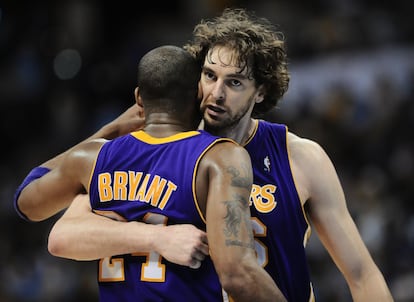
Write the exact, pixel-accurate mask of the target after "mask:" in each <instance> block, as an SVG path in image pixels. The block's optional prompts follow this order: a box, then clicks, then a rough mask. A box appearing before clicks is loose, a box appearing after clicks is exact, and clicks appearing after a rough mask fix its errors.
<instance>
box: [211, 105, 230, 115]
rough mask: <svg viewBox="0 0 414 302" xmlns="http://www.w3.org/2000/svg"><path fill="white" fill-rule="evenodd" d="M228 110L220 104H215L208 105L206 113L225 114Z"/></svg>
mask: <svg viewBox="0 0 414 302" xmlns="http://www.w3.org/2000/svg"><path fill="white" fill-rule="evenodd" d="M225 112H226V111H225V110H224V109H222V108H220V107H218V106H215V105H208V106H207V107H206V113H207V114H209V115H210V116H212V117H217V116H219V115H222V114H224V113H225Z"/></svg>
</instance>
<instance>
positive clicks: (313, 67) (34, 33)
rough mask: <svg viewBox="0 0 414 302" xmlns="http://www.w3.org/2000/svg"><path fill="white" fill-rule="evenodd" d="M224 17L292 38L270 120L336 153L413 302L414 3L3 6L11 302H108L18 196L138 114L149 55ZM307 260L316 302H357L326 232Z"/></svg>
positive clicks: (0, 273)
mask: <svg viewBox="0 0 414 302" xmlns="http://www.w3.org/2000/svg"><path fill="white" fill-rule="evenodd" d="M226 6H242V7H246V8H249V9H252V10H254V11H256V12H257V14H259V15H261V16H263V17H267V18H268V19H270V20H271V21H272V22H273V23H274V24H276V25H278V26H279V27H280V29H281V30H282V31H283V32H284V33H285V34H286V40H287V45H288V53H289V58H290V72H291V84H290V89H289V91H288V93H287V94H286V96H285V97H284V99H283V100H282V102H281V103H280V105H279V108H278V109H277V110H274V111H272V112H271V113H270V114H268V115H266V116H265V117H264V118H266V119H269V120H272V121H277V122H283V123H287V124H288V125H289V127H290V130H291V131H293V132H295V133H297V134H298V135H301V136H304V137H308V138H311V139H313V140H316V141H318V142H319V143H320V144H321V145H322V146H323V147H324V148H325V150H326V151H327V153H328V154H329V155H330V157H331V158H332V160H333V162H334V163H335V166H336V168H337V171H338V174H339V176H340V179H341V182H342V184H343V186H344V190H345V194H346V197H347V200H348V207H349V210H350V212H351V214H352V216H353V217H354V219H355V221H356V223H357V225H358V228H359V230H360V232H361V235H362V237H363V239H364V241H365V243H366V244H367V246H368V248H369V250H370V252H371V254H372V256H373V257H374V260H375V261H376V263H377V264H378V266H379V267H380V269H381V270H382V272H383V273H384V276H385V278H386V280H387V282H388V284H389V286H390V288H391V291H392V293H393V295H394V297H395V300H396V301H414V286H413V285H414V257H413V255H414V209H413V208H414V203H413V201H412V196H413V195H414V189H413V187H414V177H413V176H414V173H413V171H414V135H413V134H412V129H413V128H414V108H413V87H414V45H413V42H414V41H413V40H414V22H413V21H412V18H413V17H412V6H413V5H412V4H411V1H409V0H405V1H404V0H395V1H385V3H381V1H371V0H361V1H357V0H332V1H328V0H319V1H299V0H283V1H282V0H279V1H271V0H268V1H265V0H256V1H236V0H233V1H231V0H228V1H226V0H214V1H208V0H204V1H202V0H197V1H195V0H181V1H180V0H171V1H156V0H154V1H147V2H145V3H144V2H142V1H141V2H138V1H135V2H133V3H130V1H128V2H124V1H80V0H68V1H30V2H24V1H2V2H1V3H0V104H1V113H2V114H1V120H0V130H1V138H2V144H1V146H2V147H1V152H2V153H1V160H0V172H1V173H0V197H1V199H0V230H1V231H0V259H1V262H0V300H1V301H3V302H9V301H10V302H17V301H44V302H48V301H68V302H69V301H70V302H72V301H97V296H96V281H95V266H94V264H93V263H90V262H83V263H82V262H75V261H71V260H63V259H59V258H55V257H52V256H50V255H49V254H48V252H47V234H48V232H49V230H50V227H51V226H52V224H53V222H54V221H55V220H56V219H57V218H58V217H57V216H56V217H53V218H51V219H49V220H47V221H45V222H41V223H28V222H25V221H23V220H21V219H19V218H18V217H17V215H16V213H15V212H14V210H13V206H12V199H13V194H14V191H15V189H16V188H17V186H18V185H19V184H20V182H21V181H22V179H23V178H24V176H25V175H26V174H27V173H28V172H29V171H30V169H31V168H32V167H34V166H37V165H39V164H40V163H41V162H43V161H45V160H46V159H48V158H50V157H52V156H54V155H56V154H58V153H60V152H61V151H63V150H65V149H66V148H68V147H70V146H72V145H73V144H75V143H77V142H78V141H80V140H82V139H84V138H86V137H87V136H89V135H90V134H92V133H93V132H94V131H96V130H97V129H98V128H99V127H100V126H101V125H102V124H104V123H106V122H107V121H109V120H111V119H112V118H114V117H115V116H117V115H118V114H119V113H121V112H122V111H123V110H124V109H126V108H127V107H128V106H130V105H131V104H132V103H133V102H134V100H133V89H134V88H135V78H136V74H135V73H136V65H137V62H138V61H139V59H140V57H141V56H142V55H143V54H144V53H145V52H146V51H148V50H149V49H152V48H154V47H156V46H159V45H162V44H175V45H182V44H184V43H185V42H186V41H187V40H188V39H190V38H191V31H192V28H193V26H194V25H195V24H196V23H198V22H199V20H200V19H201V18H207V17H211V16H214V15H215V14H217V13H219V12H220V11H221V10H222V9H223V8H224V7H226ZM315 172H317V171H315ZM307 250H308V255H309V262H310V265H311V271H312V276H313V279H314V288H315V292H316V298H317V301H322V302H323V301H339V302H340V301H351V298H350V295H349V293H348V292H349V291H348V289H347V286H346V283H345V281H344V280H343V277H342V276H341V274H340V272H339V271H338V270H337V269H336V267H335V265H334V264H333V262H332V261H331V260H330V258H329V256H328V254H327V253H326V252H325V251H324V249H323V248H322V247H321V245H320V243H319V241H318V238H317V235H316V233H315V232H314V233H313V235H312V239H311V241H310V243H309V246H308V248H307ZM246 286H248V285H246Z"/></svg>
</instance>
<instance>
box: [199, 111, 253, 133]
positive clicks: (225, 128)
mask: <svg viewBox="0 0 414 302" xmlns="http://www.w3.org/2000/svg"><path fill="white" fill-rule="evenodd" d="M205 111H206V109H205V108H204V109H202V115H203V120H204V129H205V130H206V131H207V132H209V133H211V134H213V135H217V136H220V137H231V136H232V134H233V133H234V131H235V129H236V128H237V126H238V125H239V123H240V120H241V119H242V118H243V117H245V116H246V114H248V111H249V106H246V107H245V108H242V110H240V112H239V113H237V114H236V115H235V116H230V117H228V118H225V119H222V120H215V119H213V118H211V117H209V116H208V115H207V114H206V112H205Z"/></svg>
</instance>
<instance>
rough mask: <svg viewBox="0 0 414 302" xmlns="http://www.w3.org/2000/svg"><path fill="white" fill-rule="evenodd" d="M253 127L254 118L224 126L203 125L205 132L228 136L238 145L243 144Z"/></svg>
mask: <svg viewBox="0 0 414 302" xmlns="http://www.w3.org/2000/svg"><path fill="white" fill-rule="evenodd" d="M254 127H255V120H254V119H252V118H249V119H248V121H247V122H246V123H238V124H237V125H232V126H229V127H226V128H220V129H219V128H211V127H208V126H207V125H204V128H205V130H206V131H207V132H209V133H211V134H213V135H216V136H220V137H228V138H231V139H232V140H234V141H235V142H237V143H239V144H240V145H244V144H245V143H246V142H247V140H248V139H249V138H250V136H251V135H252V133H253V130H254Z"/></svg>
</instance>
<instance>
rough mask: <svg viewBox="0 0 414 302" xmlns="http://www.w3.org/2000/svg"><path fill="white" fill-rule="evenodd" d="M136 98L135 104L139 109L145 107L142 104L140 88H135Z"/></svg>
mask: <svg viewBox="0 0 414 302" xmlns="http://www.w3.org/2000/svg"><path fill="white" fill-rule="evenodd" d="M134 96H135V102H136V103H137V105H138V106H139V107H144V104H143V103H142V99H141V96H140V94H139V87H135V90H134Z"/></svg>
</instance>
